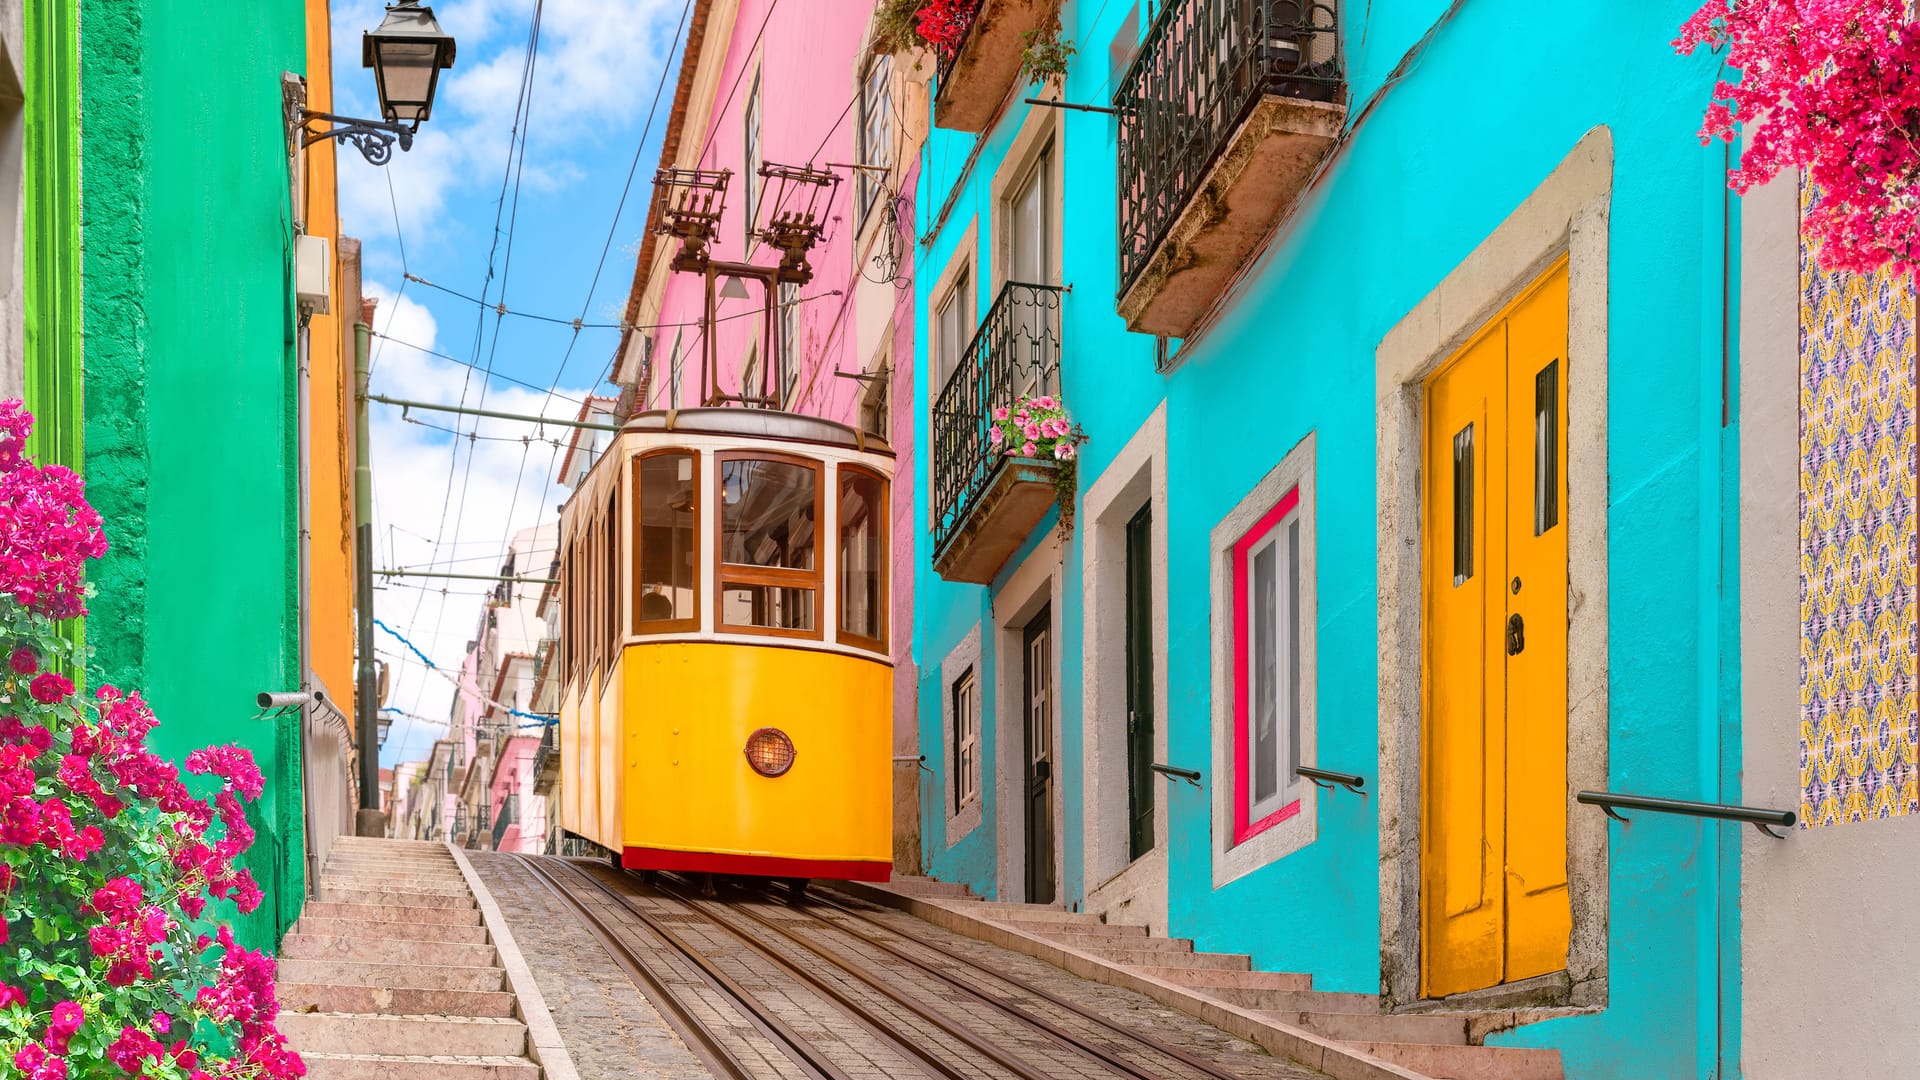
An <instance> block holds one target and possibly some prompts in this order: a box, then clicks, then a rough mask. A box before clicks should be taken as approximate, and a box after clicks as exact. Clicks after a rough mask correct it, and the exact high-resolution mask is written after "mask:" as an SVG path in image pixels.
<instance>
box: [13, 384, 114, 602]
mask: <svg viewBox="0 0 1920 1080" xmlns="http://www.w3.org/2000/svg"><path fill="white" fill-rule="evenodd" d="M32 430H33V416H32V414H31V413H28V412H27V411H26V410H25V409H24V408H22V407H21V403H20V401H19V399H17V398H16V399H12V400H8V401H0V583H4V584H5V591H6V592H7V593H8V594H10V595H11V596H12V597H13V598H14V599H15V600H17V601H19V602H20V604H21V605H22V606H24V607H27V608H29V609H31V610H33V611H35V612H37V613H39V614H42V615H46V616H49V617H51V618H55V619H68V618H72V617H74V616H76V615H81V614H84V613H85V612H86V585H85V582H84V579H83V571H84V570H85V567H86V562H87V560H88V559H97V558H99V557H100V556H102V555H104V554H106V552H107V536H106V532H105V531H104V529H103V528H102V523H101V521H100V515H99V513H98V512H96V511H95V510H94V509H93V507H92V506H89V505H88V504H87V500H86V491H85V485H83V484H82V483H81V480H80V477H79V476H77V475H75V474H74V472H73V471H72V470H71V469H67V468H65V467H63V466H60V465H44V466H43V465H35V464H34V463H33V462H32V461H30V460H28V458H27V457H26V444H27V434H28V432H30V431H32Z"/></svg>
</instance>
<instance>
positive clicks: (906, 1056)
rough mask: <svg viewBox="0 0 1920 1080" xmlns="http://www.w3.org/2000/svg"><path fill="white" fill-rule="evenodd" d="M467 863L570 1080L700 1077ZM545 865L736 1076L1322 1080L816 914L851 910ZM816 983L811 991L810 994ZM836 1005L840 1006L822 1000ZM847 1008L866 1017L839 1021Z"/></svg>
mask: <svg viewBox="0 0 1920 1080" xmlns="http://www.w3.org/2000/svg"><path fill="white" fill-rule="evenodd" d="M472 861H473V864H474V867H475V869H476V870H477V871H478V873H479V874H480V876H481V878H482V879H483V880H484V881H485V883H486V884H487V887H488V888H489V889H491V890H492V892H493V894H494V898H495V900H496V901H497V902H498V904H499V906H500V909H501V911H502V912H503V913H504V914H505V916H506V918H507V920H508V922H509V923H510V924H511V927H512V930H513V933H514V935H515V937H516V938H517V939H518V941H519V943H520V947H521V949H522V950H523V952H524V953H525V956H526V958H527V961H528V963H529V964H530V966H531V967H532V970H533V973H534V977H535V979H536V980H537V981H538V982H539V984H540V988H541V991H542V993H543V994H544V995H545V997H546V1000H547V1003H548V1006H549V1008H550V1009H551V1010H552V1013H553V1017H554V1020H555V1022H556V1023H557V1024H558V1025H559V1028H560V1033H561V1035H562V1037H563V1038H564V1039H565V1041H566V1044H567V1046H568V1048H569V1050H570V1052H571V1053H572V1055H573V1060H574V1062H575V1064H576V1065H577V1067H578V1068H579V1070H580V1075H581V1076H582V1077H585V1078H588V1080H595V1078H603V1077H604V1078H613V1077H634V1076H640V1077H649V1078H652V1077H660V1078H668V1080H679V1078H688V1077H704V1076H707V1075H709V1070H708V1068H707V1066H706V1065H705V1064H703V1057H702V1055H701V1054H699V1053H696V1052H695V1051H694V1050H692V1049H689V1047H688V1045H687V1044H686V1043H685V1042H683V1041H682V1039H681V1038H680V1037H679V1035H678V1034H677V1033H676V1032H675V1030H674V1028H673V1026H672V1025H671V1024H670V1023H669V1022H668V1020H667V1019H665V1018H664V1017H663V1016H662V1014H661V1013H660V1012H659V1011H658V1010H657V1009H656V1007H655V1005H654V1004H653V1002H651V1001H650V1000H649V997H648V996H647V995H646V994H645V993H643V992H642V990H641V989H640V988H639V987H637V986H636V985H635V983H634V980H633V978H632V977H630V976H629V975H628V973H627V971H626V970H625V969H624V968H623V967H622V965H621V964H620V963H618V962H616V961H615V959H614V958H613V957H612V956H611V954H610V953H609V951H608V949H607V947H606V946H605V945H604V944H603V943H602V942H601V940H600V939H599V938H597V937H596V936H595V934H594V933H593V931H592V930H590V929H589V927H588V925H587V924H586V923H585V921H584V920H582V919H581V918H580V916H579V914H578V913H577V911H576V910H575V909H574V908H573V907H572V905H570V904H569V903H567V902H565V901H563V900H561V899H559V898H558V897H556V896H555V895H554V893H553V892H552V891H551V889H550V888H549V886H548V885H547V883H546V882H544V881H542V880H541V879H540V877H539V876H537V875H536V874H535V872H534V871H533V869H532V868H531V866H530V865H529V864H528V863H527V862H525V861H522V860H520V859H517V858H514V857H511V856H501V855H487V854H475V855H473V856H472ZM541 865H542V866H544V867H545V868H546V871H547V873H549V874H551V875H553V877H554V878H555V879H556V880H557V881H559V882H561V883H563V884H564V887H565V889H566V891H567V892H569V893H570V894H572V895H573V896H574V897H575V899H576V900H577V901H578V902H580V903H581V904H583V905H585V906H586V907H587V908H588V909H589V910H591V911H592V912H593V914H594V915H595V917H597V918H598V919H600V920H601V921H602V923H603V924H604V925H605V926H606V928H607V929H608V930H609V931H610V932H611V933H613V934H614V935H615V936H616V937H617V938H618V939H619V940H620V941H621V942H623V943H624V944H625V945H626V946H627V947H629V948H630V949H632V950H633V951H634V952H635V953H636V954H637V956H636V959H638V960H639V962H640V963H642V964H643V965H644V966H645V967H646V968H647V969H649V970H651V971H652V972H654V973H655V974H656V975H657V977H659V978H660V979H661V980H662V982H663V983H665V984H666V985H667V986H668V987H669V988H670V989H671V991H672V993H673V994H674V995H675V996H676V997H679V998H681V999H682V1001H683V1002H684V1007H685V1008H686V1009H687V1012H688V1014H689V1016H690V1017H691V1018H692V1019H693V1021H694V1022H696V1023H697V1024H698V1025H699V1026H700V1027H702V1028H705V1029H707V1030H708V1031H709V1032H711V1033H712V1034H713V1036H714V1037H715V1038H716V1039H717V1041H718V1042H719V1044H720V1045H722V1046H723V1047H724V1053H725V1054H729V1055H731V1057H732V1059H733V1060H735V1061H737V1062H739V1063H740V1064H741V1065H743V1066H744V1068H745V1071H746V1073H747V1074H748V1075H752V1076H756V1077H759V1076H767V1077H807V1076H813V1075H822V1074H823V1073H824V1075H829V1076H833V1075H837V1076H842V1077H846V1078H849V1080H869V1078H875V1080H877V1078H885V1077H895V1076H911V1075H945V1076H961V1077H1001V1076H1022V1075H1028V1076H1037V1077H1062V1078H1083V1077H1084V1078H1087V1080H1093V1078H1098V1077H1109V1076H1132V1077H1135V1078H1136V1080H1138V1078H1158V1077H1182V1078H1185V1077H1211V1078H1214V1080H1217V1078H1219V1077H1223V1076H1225V1077H1245V1078H1247V1080H1311V1078H1315V1077H1319V1076H1321V1075H1322V1074H1321V1073H1319V1072H1316V1071H1314V1070H1312V1069H1309V1068H1305V1067H1303V1066H1300V1065H1297V1064H1294V1063H1291V1062H1287V1061H1284V1060H1281V1059H1278V1058H1275V1057H1273V1056H1271V1055H1268V1054H1267V1053H1266V1052H1265V1051H1263V1050H1261V1049H1260V1048H1258V1047H1256V1046H1254V1045H1252V1044H1250V1043H1246V1042H1243V1041H1241V1040H1238V1039H1235V1038H1233V1037H1231V1036H1229V1035H1227V1034H1225V1033H1223V1032H1221V1031H1218V1030H1217V1029H1214V1028H1212V1027H1209V1026H1207V1025H1205V1024H1203V1023H1200V1022H1199V1021H1197V1020H1194V1019H1191V1018H1189V1017H1187V1016H1184V1015H1182V1014H1179V1013H1176V1012H1173V1011H1171V1010H1169V1009H1166V1008H1164V1007H1162V1006H1160V1005H1158V1004H1156V1003H1154V1002H1152V1001H1150V1000H1149V999H1147V998H1146V997H1144V996H1142V995H1139V994H1136V993H1134V992H1132V991H1129V990H1123V989H1118V988H1115V987H1110V986H1103V985H1100V984H1097V983H1092V982H1088V981H1084V980H1081V979H1078V978H1076V977H1074V976H1071V975H1069V974H1067V973H1066V972H1064V971H1061V970H1060V969H1058V968H1055V967H1053V966H1052V965H1050V964H1047V963H1045V962H1043V961H1040V960H1036V959H1033V958H1030V957H1027V956H1022V955H1019V954H1017V953H1013V952H1010V951H1008V950H1005V949H1001V948H999V947H997V946H993V945H989V944H985V943H982V942H979V941H975V940H972V939H969V938H966V937H963V936H960V935H958V934H954V933H951V932H948V931H945V930H941V929H938V928H936V927H934V926H931V925H929V924H927V923H924V922H922V921H920V920H918V919H915V918H914V917H912V916H910V915H905V914H901V913H898V912H893V911H887V910H884V909H881V908H878V907H874V906H871V905H867V904H865V903H862V902H860V901H855V900H850V899H848V898H845V897H842V896H840V895H838V894H827V896H828V897H829V898H830V899H831V900H832V901H833V903H834V904H838V905H842V906H843V907H844V908H846V909H848V910H846V911H839V910H835V909H834V908H833V907H832V906H829V905H825V904H821V903H819V902H813V903H810V904H809V905H808V907H807V908H806V909H805V910H804V911H795V910H793V909H791V908H789V907H787V906H786V905H785V904H783V903H781V902H779V900H778V898H777V897H774V898H748V897H745V896H743V895H742V894H739V893H726V892H723V893H722V898H721V899H720V900H718V901H703V900H697V899H692V898H689V897H681V896H677V895H669V894H666V893H663V892H661V891H658V890H655V889H653V888H651V887H649V886H647V885H644V884H642V883H641V881H640V880H639V879H638V878H635V877H631V876H624V875H621V876H616V875H615V874H614V873H613V872H612V871H610V870H608V869H607V868H605V867H603V866H599V865H597V864H588V863H573V864H571V865H568V864H566V863H564V862H563V861H561V860H551V859H549V860H542V862H541ZM583 874H584V876H583ZM596 883H597V884H596ZM669 888H671V886H669ZM609 890H611V891H609ZM614 893H617V894H618V895H619V897H620V898H619V899H616V898H615V896H614V895H613V894H614ZM623 901H624V903H623ZM628 905H632V906H631V907H629V906H628ZM636 910H637V911H638V912H641V913H644V914H645V915H647V916H650V917H651V918H652V919H653V920H655V925H656V926H658V927H663V928H665V930H666V932H667V933H670V934H672V935H674V936H675V937H677V938H678V939H679V940H680V941H681V943H682V944H684V945H685V946H689V947H690V948H691V949H692V950H693V951H694V952H695V953H697V954H698V955H699V956H701V957H703V958H705V962H706V963H707V964H709V965H710V966H711V970H713V971H715V972H717V973H718V976H719V978H720V981H721V982H722V983H725V984H726V985H728V986H730V987H731V988H732V989H731V991H730V992H731V993H738V994H740V995H742V996H744V998H745V999H746V1000H748V1001H750V1002H752V1003H753V1004H754V1005H755V1007H756V1008H757V1009H759V1010H762V1011H763V1012H764V1013H765V1017H764V1019H762V1018H760V1017H755V1016H751V1015H743V1013H744V1012H746V1011H747V1010H743V1009H742V1008H740V1007H739V1006H738V1005H737V1004H736V1003H735V1000H734V999H733V998H732V997H731V996H730V993H723V992H721V990H720V989H719V988H717V987H716V985H715V984H714V981H713V980H712V979H710V978H705V977H703V976H702V974H701V972H700V970H699V968H698V966H697V965H696V963H695V962H693V961H692V960H690V959H689V958H688V957H687V956H686V955H685V954H683V953H682V952H681V951H679V950H677V949H675V948H673V947H671V946H670V945H669V944H668V943H667V942H666V941H665V940H664V939H663V938H662V937H660V936H659V934H658V933H657V932H656V931H655V930H652V929H649V928H648V927H647V926H646V924H645V922H644V921H643V919H642V917H641V915H640V914H636ZM863 917H864V918H863ZM866 919H870V920H872V921H871V922H867V921H865V920H866ZM749 942H752V944H749ZM930 946H937V948H935V947H930ZM942 949H944V950H946V952H945V953H943V952H942V951H941V950H942ZM892 950H898V952H897V953H896V952H894V951H892ZM949 954H950V955H949ZM776 957H777V958H779V959H775V958H776ZM909 958H910V959H909ZM841 965H846V967H842V966H841ZM849 968H851V969H852V970H848V969H849ZM856 972H857V973H858V974H856ZM1001 975H1004V976H1008V977H1011V978H1012V979H1016V980H1019V981H1020V982H1021V983H1024V984H1026V987H1027V988H1030V989H1023V988H1021V987H1019V986H1017V985H1015V984H1013V983H1008V982H1006V981H1004V980H1003V979H1002V978H1000V977H999V976H1001ZM812 980H818V982H817V983H813V984H812V985H810V983H811V982H812ZM969 987H971V988H973V991H970V990H969V989H967V988H969ZM974 991H977V992H974ZM1035 991H1038V992H1040V993H1035ZM1043 994H1051V995H1054V996H1056V997H1058V998H1061V999H1064V1000H1066V1001H1070V1002H1073V1003H1074V1004H1076V1005H1078V1006H1080V1007H1082V1008H1084V1009H1087V1010H1090V1011H1091V1012H1092V1013H1094V1014H1096V1015H1097V1016H1098V1017H1101V1018H1104V1019H1105V1020H1107V1021H1109V1022H1111V1023H1113V1024H1115V1025H1118V1026H1119V1027H1120V1028H1123V1029H1124V1031H1125V1032H1126V1033H1132V1034H1135V1035H1138V1036H1141V1037H1142V1038H1132V1037H1129V1036H1128V1035H1127V1034H1124V1033H1122V1032H1121V1031H1116V1030H1114V1029H1113V1028H1111V1027H1108V1026H1107V1025H1106V1024H1103V1023H1101V1022H1099V1020H1096V1019H1092V1018H1090V1017H1088V1016H1083V1015H1080V1014H1077V1013H1075V1012H1073V1011H1071V1010H1070V1009H1067V1008H1063V1007H1061V1006H1059V1005H1056V1004H1054V1003H1052V1002H1049V1001H1047V1000H1046V998H1045V997H1044V996H1042V995H1043ZM836 995H838V996H840V997H841V998H842V1002H841V1003H836V1002H835V1001H834V1000H831V998H833V997H834V996H836ZM995 1001H999V1002H1002V1003H1003V1004H1002V1005H996V1004H994V1002H995ZM848 1004H851V1005H852V1006H853V1007H854V1008H855V1009H856V1010H857V1011H858V1012H860V1013H864V1014H865V1017H864V1018H861V1017H856V1016H854V1015H852V1013H850V1011H849V1009H848V1007H847V1005H848ZM776 1032H777V1033H778V1034H776ZM781 1036H784V1037H786V1038H789V1039H793V1040H797V1041H798V1042H799V1043H800V1044H802V1045H804V1046H806V1047H808V1048H810V1050H811V1051H812V1052H813V1053H816V1054H817V1055H818V1057H819V1058H820V1059H821V1062H820V1064H821V1065H822V1066H823V1072H816V1071H814V1068H813V1067H812V1066H809V1065H807V1064H805V1063H803V1062H802V1061H800V1060H798V1059H797V1057H796V1055H794V1054H792V1053H789V1052H788V1051H787V1050H786V1049H785V1047H786V1046H787V1045H788V1043H783V1042H782V1041H781ZM1155 1043H1157V1044H1160V1045H1159V1046H1158V1047H1156V1046H1155V1045H1154V1044H1155ZM914 1048H918V1049H917V1050H916V1049H914Z"/></svg>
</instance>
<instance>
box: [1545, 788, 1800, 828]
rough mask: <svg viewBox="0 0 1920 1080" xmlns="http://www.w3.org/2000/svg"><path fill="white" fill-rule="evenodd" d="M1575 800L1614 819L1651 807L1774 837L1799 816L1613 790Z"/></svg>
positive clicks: (1592, 792) (1790, 826) (1594, 793)
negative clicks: (1746, 827)
mask: <svg viewBox="0 0 1920 1080" xmlns="http://www.w3.org/2000/svg"><path fill="white" fill-rule="evenodd" d="M1574 799H1575V801H1577V802H1581V803H1585V804H1586V805H1588V806H1597V807H1599V808H1600V809H1601V810H1602V811H1604V812H1605V813H1606V815H1607V816H1608V817H1610V818H1612V819H1613V820H1615V821H1625V820H1627V819H1626V818H1625V817H1624V816H1623V815H1621V814H1620V812H1619V811H1620V810H1623V809H1624V810H1650V811H1652V812H1654V813H1656V814H1683V815H1685V816H1687V817H1703V818H1717V819H1718V820H1721V821H1737V822H1740V823H1741V824H1743V825H1751V826H1753V827H1754V828H1756V829H1759V830H1760V831H1761V832H1763V833H1766V834H1767V835H1768V836H1771V837H1773V838H1774V839H1775V840H1784V839H1786V836H1787V834H1786V833H1778V832H1774V831H1773V830H1774V829H1775V828H1776V827H1778V828H1782V829H1786V828H1792V827H1793V824H1794V822H1796V821H1799V820H1800V816H1799V815H1798V814H1796V813H1794V812H1793V811H1791V810H1767V809H1764V808H1762V807H1758V806H1736V805H1734V804H1732V803H1709V802H1693V801H1690V800H1687V799H1663V798H1660V797H1659V796H1657V795H1617V794H1615V793H1613V792H1611V791H1583V792H1581V793H1579V794H1578V795H1575V796H1574Z"/></svg>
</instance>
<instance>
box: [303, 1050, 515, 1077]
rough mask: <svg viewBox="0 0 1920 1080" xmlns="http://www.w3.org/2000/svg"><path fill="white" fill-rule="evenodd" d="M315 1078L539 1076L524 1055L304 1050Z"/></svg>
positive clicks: (304, 1055)
mask: <svg viewBox="0 0 1920 1080" xmlns="http://www.w3.org/2000/svg"><path fill="white" fill-rule="evenodd" d="M300 1056H301V1057H302V1058H304V1059H305V1060H306V1063H307V1076H309V1077H310V1078H312V1080H539V1077H540V1066H538V1065H535V1064H534V1063H533V1062H531V1061H529V1060H527V1059H526V1058H523V1057H448V1056H439V1057H429V1056H400V1055H397V1054H395V1055H382V1054H321V1053H303V1054H301V1055H300Z"/></svg>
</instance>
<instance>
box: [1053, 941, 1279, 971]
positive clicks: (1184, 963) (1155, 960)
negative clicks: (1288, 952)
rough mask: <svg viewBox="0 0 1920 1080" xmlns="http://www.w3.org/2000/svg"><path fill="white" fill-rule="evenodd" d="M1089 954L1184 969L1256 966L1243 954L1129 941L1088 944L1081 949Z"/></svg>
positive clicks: (1133, 963) (1116, 961)
mask: <svg viewBox="0 0 1920 1080" xmlns="http://www.w3.org/2000/svg"><path fill="white" fill-rule="evenodd" d="M1080 951H1081V952H1083V953H1086V954H1087V955H1088V956H1097V957H1099V958H1100V959H1102V960H1105V961H1107V962H1108V963H1111V964H1121V965H1123V966H1126V967H1141V966H1145V965H1150V964H1151V965H1175V964H1177V965H1178V966H1180V967H1184V968H1213V969H1218V970H1221V971H1247V970H1249V969H1251V968H1252V967H1253V958H1252V957H1250V956H1247V955H1246V954H1244V953H1204V952H1203V953H1175V952H1166V951H1164V950H1161V949H1139V948H1133V947H1132V946H1131V945H1130V944H1129V945H1125V946H1119V945H1099V946H1093V945H1088V946H1085V947H1082V948H1081V949H1080Z"/></svg>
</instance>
